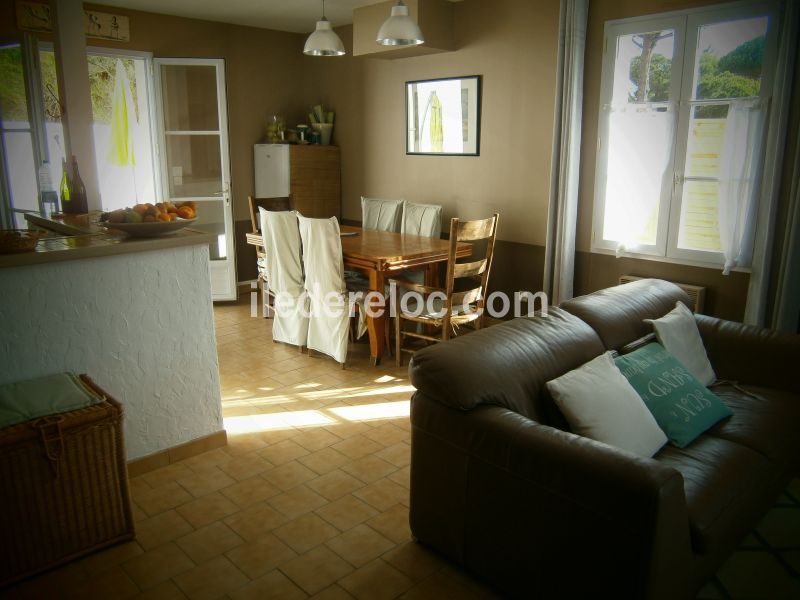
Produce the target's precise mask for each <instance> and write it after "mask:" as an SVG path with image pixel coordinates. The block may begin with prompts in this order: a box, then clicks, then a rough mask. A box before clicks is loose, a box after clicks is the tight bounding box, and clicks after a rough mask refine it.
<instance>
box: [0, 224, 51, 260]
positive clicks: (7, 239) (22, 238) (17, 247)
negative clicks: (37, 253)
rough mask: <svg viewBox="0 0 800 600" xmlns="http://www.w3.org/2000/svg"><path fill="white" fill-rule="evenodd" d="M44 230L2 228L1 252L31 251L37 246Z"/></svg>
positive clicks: (0, 232) (0, 236)
mask: <svg viewBox="0 0 800 600" xmlns="http://www.w3.org/2000/svg"><path fill="white" fill-rule="evenodd" d="M42 235H44V231H31V230H28V229H0V254H17V253H18V252H31V251H33V250H34V249H35V248H36V244H37V243H38V242H39V238H40V237H42Z"/></svg>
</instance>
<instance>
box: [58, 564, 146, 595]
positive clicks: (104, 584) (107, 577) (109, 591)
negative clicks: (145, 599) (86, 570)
mask: <svg viewBox="0 0 800 600" xmlns="http://www.w3.org/2000/svg"><path fill="white" fill-rule="evenodd" d="M63 592H64V596H63V597H64V598H67V599H69V600H71V599H73V598H74V599H76V600H77V599H80V600H84V599H95V598H96V599H97V600H101V599H105V598H115V599H116V598H119V600H124V599H125V598H132V597H134V596H136V595H137V594H138V593H139V588H138V587H136V584H135V583H134V582H133V581H132V580H131V578H130V577H129V576H128V574H127V573H125V571H123V570H122V568H121V567H112V568H110V569H108V570H107V571H104V572H103V573H101V574H100V575H97V576H96V577H92V578H91V579H88V580H87V581H85V582H83V583H82V584H80V585H78V586H76V587H72V588H70V589H68V590H63Z"/></svg>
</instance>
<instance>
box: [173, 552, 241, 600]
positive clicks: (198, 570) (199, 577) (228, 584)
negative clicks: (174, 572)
mask: <svg viewBox="0 0 800 600" xmlns="http://www.w3.org/2000/svg"><path fill="white" fill-rule="evenodd" d="M249 581H250V580H249V579H248V578H247V576H246V575H245V574H244V573H242V572H241V571H240V570H239V569H237V568H236V567H235V566H234V565H233V563H231V562H230V561H229V560H228V559H227V558H225V557H224V556H217V557H216V558H212V559H211V560H209V561H208V562H205V563H203V564H200V565H198V566H196V567H195V568H193V569H192V570H190V571H186V572H185V573H181V574H180V575H178V576H177V577H175V583H177V584H178V587H180V588H181V590H182V591H183V593H184V594H186V595H187V596H188V597H189V598H190V599H191V600H212V599H213V598H219V597H220V596H222V595H224V594H230V593H233V592H236V591H237V590H240V589H241V588H243V587H244V586H245V585H247V584H248V583H249Z"/></svg>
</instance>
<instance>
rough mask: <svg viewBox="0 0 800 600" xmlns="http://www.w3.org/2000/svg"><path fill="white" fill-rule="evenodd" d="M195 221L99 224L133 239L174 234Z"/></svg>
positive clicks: (103, 222) (105, 222) (106, 222)
mask: <svg viewBox="0 0 800 600" xmlns="http://www.w3.org/2000/svg"><path fill="white" fill-rule="evenodd" d="M196 220H197V219H196V218H195V219H181V218H177V219H175V220H174V221H155V222H152V223H109V222H108V221H101V222H100V224H101V225H102V226H103V227H105V228H107V229H116V230H117V231H122V232H124V233H127V234H128V235H130V236H133V237H157V236H160V235H169V234H171V233H175V232H177V231H179V230H181V229H183V228H184V227H186V226H188V225H191V224H192V223H194V222H195V221H196Z"/></svg>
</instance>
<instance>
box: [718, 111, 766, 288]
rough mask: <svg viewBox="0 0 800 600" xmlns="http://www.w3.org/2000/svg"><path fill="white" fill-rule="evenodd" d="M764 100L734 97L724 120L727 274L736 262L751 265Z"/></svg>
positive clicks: (722, 219)
mask: <svg viewBox="0 0 800 600" xmlns="http://www.w3.org/2000/svg"><path fill="white" fill-rule="evenodd" d="M764 105H765V102H764V101H762V100H760V99H757V98H750V99H740V100H733V101H731V103H730V106H729V108H728V117H727V119H726V120H725V137H724V141H723V144H722V155H721V156H720V169H719V204H718V206H719V237H720V242H721V244H722V253H723V255H724V256H725V266H724V267H723V270H722V273H723V274H724V275H728V274H729V273H730V272H731V269H733V268H734V267H736V266H737V265H740V264H743V265H749V264H750V260H751V258H752V247H753V244H752V240H753V233H754V231H755V221H756V219H755V208H756V198H757V197H758V193H759V185H758V183H759V181H760V179H761V161H760V160H759V157H760V156H761V146H762V141H763V139H764V123H765V120H766V119H765V118H764V117H765V114H764V113H765V112H766V111H765V109H764Z"/></svg>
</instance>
